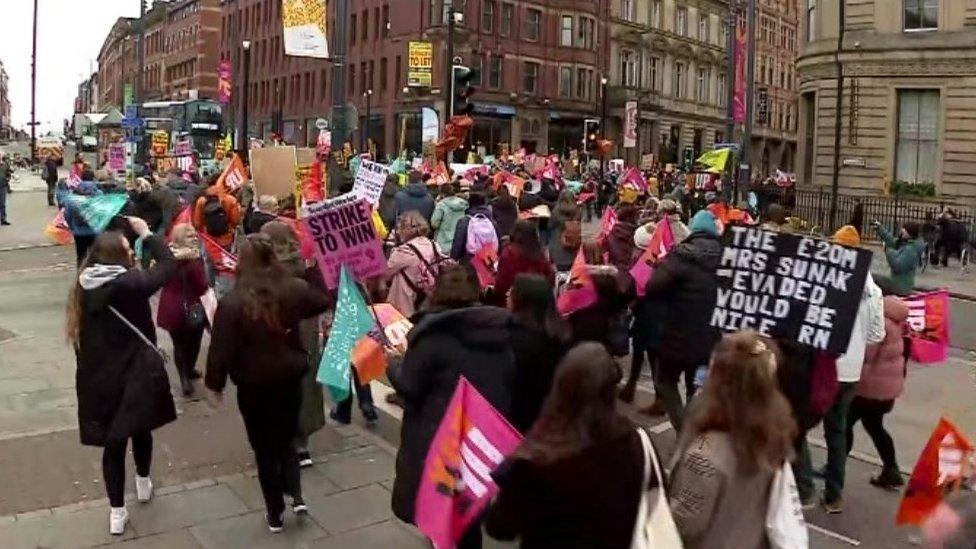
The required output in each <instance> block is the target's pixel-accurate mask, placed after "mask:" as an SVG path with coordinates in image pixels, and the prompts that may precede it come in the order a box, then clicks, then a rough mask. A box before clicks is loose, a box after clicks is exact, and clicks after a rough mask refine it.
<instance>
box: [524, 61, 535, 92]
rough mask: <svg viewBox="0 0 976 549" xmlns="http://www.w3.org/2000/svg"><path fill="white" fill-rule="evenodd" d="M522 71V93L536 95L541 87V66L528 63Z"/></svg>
mask: <svg viewBox="0 0 976 549" xmlns="http://www.w3.org/2000/svg"><path fill="white" fill-rule="evenodd" d="M522 70H523V80H522V91H524V92H525V93H527V94H529V95H535V93H536V91H538V87H539V64H538V63H533V62H531V61H526V62H525V64H524V65H523V69H522Z"/></svg>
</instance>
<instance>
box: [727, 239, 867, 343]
mask: <svg viewBox="0 0 976 549" xmlns="http://www.w3.org/2000/svg"><path fill="white" fill-rule="evenodd" d="M729 231H730V232H731V235H730V236H731V239H730V241H729V244H728V245H727V246H726V247H725V249H723V251H722V258H721V261H720V262H719V266H718V268H717V269H716V275H717V277H718V289H717V291H716V295H715V309H714V310H713V311H712V317H711V325H712V326H714V327H716V328H720V329H722V330H724V331H727V332H735V331H738V330H744V329H752V330H756V331H758V332H759V333H761V334H763V335H765V336H768V337H780V338H786V339H792V340H795V341H797V342H799V343H801V344H803V345H806V346H809V347H813V348H815V349H819V350H821V351H827V352H829V353H833V354H837V355H840V354H843V353H844V352H846V351H847V344H848V342H849V340H850V338H851V330H852V329H853V328H854V319H855V317H856V316H857V310H858V306H859V305H860V302H861V294H862V292H863V291H864V284H865V281H866V280H867V276H868V269H869V268H870V266H871V252H870V251H868V250H863V249H860V248H849V247H846V246H842V245H840V244H835V243H833V242H830V241H828V240H822V239H818V238H813V237H809V236H803V235H797V234H790V233H783V232H775V231H767V230H764V229H759V228H756V227H739V226H733V227H730V228H729Z"/></svg>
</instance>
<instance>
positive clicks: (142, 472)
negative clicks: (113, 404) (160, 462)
mask: <svg viewBox="0 0 976 549" xmlns="http://www.w3.org/2000/svg"><path fill="white" fill-rule="evenodd" d="M128 445H129V441H128V440H121V441H113V442H109V443H108V444H106V445H105V448H104V450H103V451H102V478H103V479H104V480H105V491H106V492H108V502H109V504H110V505H111V506H112V507H122V506H123V505H124V504H125V450H126V447H127V446H128ZM152 447H153V440H152V433H142V434H139V435H133V436H132V456H133V457H134V458H135V462H136V474H137V475H139V476H140V477H148V476H149V466H150V465H152Z"/></svg>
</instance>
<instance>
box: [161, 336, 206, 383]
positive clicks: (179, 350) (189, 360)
mask: <svg viewBox="0 0 976 549" xmlns="http://www.w3.org/2000/svg"><path fill="white" fill-rule="evenodd" d="M169 337H170V338H171V339H172V340H173V362H174V363H175V364H176V371H177V372H179V373H180V375H186V374H189V373H190V372H192V371H193V369H194V368H196V364H197V357H198V356H200V342H201V341H202V340H203V328H200V329H198V330H174V331H172V332H170V333H169Z"/></svg>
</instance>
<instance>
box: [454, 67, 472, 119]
mask: <svg viewBox="0 0 976 549" xmlns="http://www.w3.org/2000/svg"><path fill="white" fill-rule="evenodd" d="M477 77H478V72H477V70H476V69H472V68H469V67H465V66H463V65H454V103H453V108H452V112H453V115H454V116H468V115H470V114H471V113H473V112H474V103H472V102H471V96H472V95H474V93H475V91H476V90H475V88H474V86H472V85H471V83H472V82H473V81H474V80H476V79H477Z"/></svg>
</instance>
